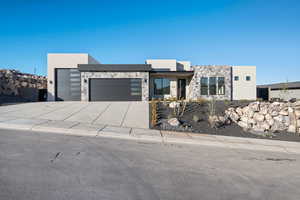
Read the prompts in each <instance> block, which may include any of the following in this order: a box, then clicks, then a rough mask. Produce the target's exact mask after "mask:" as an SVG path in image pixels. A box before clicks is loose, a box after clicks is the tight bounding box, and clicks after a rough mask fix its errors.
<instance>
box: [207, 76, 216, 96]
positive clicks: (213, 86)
mask: <svg viewBox="0 0 300 200" xmlns="http://www.w3.org/2000/svg"><path fill="white" fill-rule="evenodd" d="M216 93H217V78H216V77H209V95H216Z"/></svg>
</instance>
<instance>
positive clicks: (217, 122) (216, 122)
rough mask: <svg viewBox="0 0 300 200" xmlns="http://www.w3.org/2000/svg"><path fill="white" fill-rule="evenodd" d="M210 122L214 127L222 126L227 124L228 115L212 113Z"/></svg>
mask: <svg viewBox="0 0 300 200" xmlns="http://www.w3.org/2000/svg"><path fill="white" fill-rule="evenodd" d="M208 122H209V124H210V126H211V127H212V128H220V127H222V126H224V125H225V124H226V117H223V116H217V115H212V116H209V117H208Z"/></svg>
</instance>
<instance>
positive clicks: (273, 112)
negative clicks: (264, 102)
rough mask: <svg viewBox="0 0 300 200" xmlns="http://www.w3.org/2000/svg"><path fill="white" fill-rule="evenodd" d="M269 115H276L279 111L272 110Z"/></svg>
mask: <svg viewBox="0 0 300 200" xmlns="http://www.w3.org/2000/svg"><path fill="white" fill-rule="evenodd" d="M270 114H271V116H273V117H274V116H277V115H279V112H278V111H276V110H274V111H272V112H271V113H270Z"/></svg>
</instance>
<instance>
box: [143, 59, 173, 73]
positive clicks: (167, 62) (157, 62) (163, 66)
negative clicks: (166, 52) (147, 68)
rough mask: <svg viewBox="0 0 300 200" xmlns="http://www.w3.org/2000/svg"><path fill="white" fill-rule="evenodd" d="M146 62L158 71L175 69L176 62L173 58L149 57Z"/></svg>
mask: <svg viewBox="0 0 300 200" xmlns="http://www.w3.org/2000/svg"><path fill="white" fill-rule="evenodd" d="M146 64H151V67H152V68H153V69H154V70H160V71H167V70H170V71H176V68H177V62H176V60H174V59H150V60H146Z"/></svg>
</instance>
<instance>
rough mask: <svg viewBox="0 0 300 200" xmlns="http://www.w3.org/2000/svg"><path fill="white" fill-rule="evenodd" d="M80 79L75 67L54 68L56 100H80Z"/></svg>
mask: <svg viewBox="0 0 300 200" xmlns="http://www.w3.org/2000/svg"><path fill="white" fill-rule="evenodd" d="M80 87H81V79H80V72H79V71H78V70H77V69H56V71H55V88H56V90H55V91H56V93H55V99H56V101H80V99H81V93H80V91H81V88H80Z"/></svg>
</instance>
